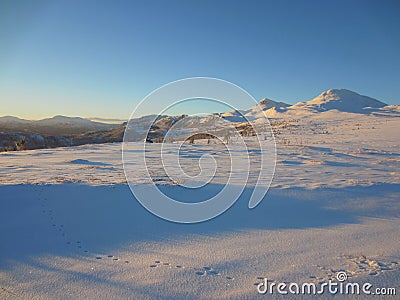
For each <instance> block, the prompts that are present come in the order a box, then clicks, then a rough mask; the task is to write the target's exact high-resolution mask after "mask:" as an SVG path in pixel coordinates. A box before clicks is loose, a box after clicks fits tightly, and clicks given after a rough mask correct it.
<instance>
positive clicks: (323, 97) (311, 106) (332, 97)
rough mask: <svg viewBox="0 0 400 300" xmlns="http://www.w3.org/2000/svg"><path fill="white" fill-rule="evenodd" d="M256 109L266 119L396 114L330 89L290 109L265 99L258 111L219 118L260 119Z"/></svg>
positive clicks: (374, 101)
mask: <svg viewBox="0 0 400 300" xmlns="http://www.w3.org/2000/svg"><path fill="white" fill-rule="evenodd" d="M260 108H261V110H262V111H263V114H264V115H265V116H267V117H269V118H283V117H285V116H286V117H287V116H299V117H301V116H307V115H312V114H315V113H321V112H327V111H338V112H346V113H357V114H385V112H387V113H393V112H395V113H396V111H399V106H398V105H391V106H388V105H387V104H386V103H384V102H382V101H379V100H377V99H374V98H371V97H367V96H363V95H360V94H358V93H355V92H352V91H350V90H346V89H330V90H328V91H326V92H323V93H322V94H320V95H319V96H317V97H315V98H314V99H311V100H309V101H306V102H298V103H296V104H294V105H289V104H287V103H283V102H278V101H273V100H270V99H267V98H265V99H262V100H261V101H260V103H259V108H257V107H256V106H253V107H252V108H250V109H248V110H241V111H237V110H236V111H230V112H227V113H224V114H222V117H223V118H225V119H227V120H230V121H233V122H240V121H244V120H245V119H249V120H254V119H257V118H259V117H262V116H260V115H259V114H260Z"/></svg>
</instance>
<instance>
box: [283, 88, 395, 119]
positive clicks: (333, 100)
mask: <svg viewBox="0 0 400 300" xmlns="http://www.w3.org/2000/svg"><path fill="white" fill-rule="evenodd" d="M384 106H387V104H385V103H383V102H381V101H379V100H376V99H374V98H371V97H367V96H363V95H360V94H358V93H356V92H353V91H350V90H346V89H330V90H328V91H326V92H323V93H322V94H320V95H319V96H317V97H316V98H314V99H312V100H310V101H307V102H299V103H297V104H295V105H292V106H291V107H290V109H292V110H293V109H294V110H298V109H300V110H309V111H311V112H324V111H328V110H334V109H335V110H338V111H342V112H350V113H359V114H365V113H369V112H370V111H369V110H368V109H371V108H373V109H379V108H382V107H384Z"/></svg>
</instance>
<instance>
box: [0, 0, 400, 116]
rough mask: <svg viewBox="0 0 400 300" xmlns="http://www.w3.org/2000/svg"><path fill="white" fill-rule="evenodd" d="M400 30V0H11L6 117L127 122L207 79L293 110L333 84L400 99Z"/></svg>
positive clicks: (1, 78)
mask: <svg viewBox="0 0 400 300" xmlns="http://www.w3.org/2000/svg"><path fill="white" fill-rule="evenodd" d="M399 28H400V2H399V1H326V0H318V1H285V0H284V1H254V0H250V1H223V0H214V1H208V0H201V1H200V0H199V1H192V0H189V1H184V0H180V1H176V0H167V1H163V0H158V1H155V0H149V1H92V0H88V1H76V0H72V1H42V0H38V1H11V0H3V1H1V2H0V99H1V100H0V101H1V110H0V115H14V116H19V117H23V118H30V119H37V118H44V117H50V116H54V115H67V116H83V117H93V116H97V117H103V118H122V119H123V118H127V117H129V115H130V113H131V111H132V110H133V109H134V108H135V106H136V104H138V103H139V101H140V100H141V99H142V98H143V97H145V96H146V95H147V94H148V93H150V92H151V91H153V90H154V89H156V88H158V87H160V86H161V85H163V84H166V83H168V82H171V81H174V80H178V79H182V78H185V77H195V76H209V77H216V78H221V79H224V80H228V81H231V82H233V83H235V84H237V85H239V86H241V87H242V88H244V89H245V90H247V91H248V92H249V93H250V94H252V95H253V96H254V97H255V98H256V99H261V98H263V97H268V98H270V99H274V100H278V101H284V102H288V103H292V104H294V103H295V102H298V101H306V100H309V99H312V98H314V97H315V96H317V95H318V94H320V93H321V92H323V91H325V90H327V89H330V88H347V89H350V90H353V91H356V92H358V93H360V94H363V95H367V96H370V97H374V98H377V99H379V100H381V101H384V102H386V103H389V104H395V103H397V104H398V103H399V102H400V101H399V100H400V99H399V98H400V84H399V83H400V72H399V70H400V58H399V53H400V34H399ZM243 108H244V107H243ZM210 109H211V110H212V108H210ZM149 113H154V112H153V111H152V107H149Z"/></svg>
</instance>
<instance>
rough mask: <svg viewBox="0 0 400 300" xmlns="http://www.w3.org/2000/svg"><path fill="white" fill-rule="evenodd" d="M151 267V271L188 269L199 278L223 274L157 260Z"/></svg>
mask: <svg viewBox="0 0 400 300" xmlns="http://www.w3.org/2000/svg"><path fill="white" fill-rule="evenodd" d="M149 267H150V268H151V269H155V268H165V267H169V269H178V270H179V269H181V270H183V269H186V270H190V271H193V272H194V274H195V275H197V276H199V277H203V276H221V275H222V274H221V272H220V271H218V270H216V269H214V268H212V267H210V266H204V267H191V266H184V265H182V264H175V265H173V264H171V263H169V262H162V261H161V260H155V261H154V263H151V264H150V265H149ZM221 278H225V279H226V280H229V281H230V280H234V277H233V276H225V277H224V276H221Z"/></svg>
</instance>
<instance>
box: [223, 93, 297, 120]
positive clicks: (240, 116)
mask: <svg viewBox="0 0 400 300" xmlns="http://www.w3.org/2000/svg"><path fill="white" fill-rule="evenodd" d="M289 106H290V105H289V104H287V103H284V102H278V101H274V100H271V99H268V98H264V99H262V100H261V101H260V102H259V103H258V104H254V105H253V106H252V107H251V108H250V109H247V110H231V111H229V112H226V113H223V114H221V117H223V118H224V119H226V120H228V121H231V122H245V121H246V119H247V120H254V119H258V118H261V117H264V116H263V115H261V114H264V115H267V111H269V110H270V109H275V110H277V111H284V110H285V109H286V108H287V107H289Z"/></svg>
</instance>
